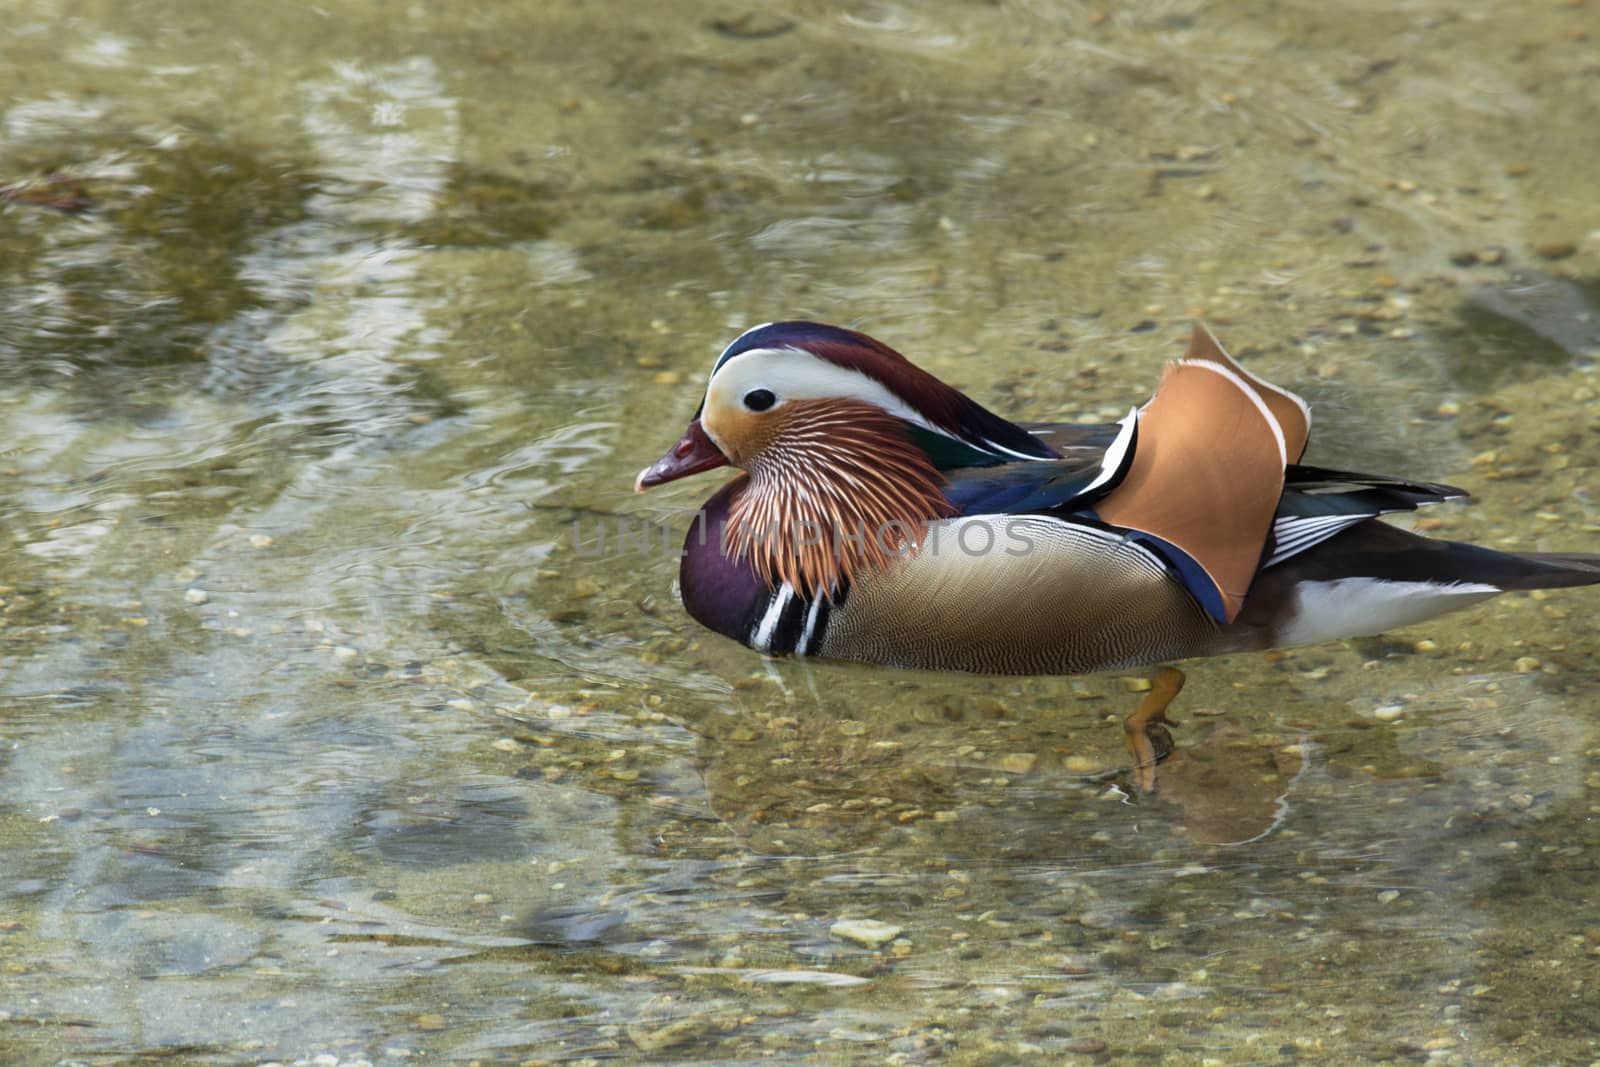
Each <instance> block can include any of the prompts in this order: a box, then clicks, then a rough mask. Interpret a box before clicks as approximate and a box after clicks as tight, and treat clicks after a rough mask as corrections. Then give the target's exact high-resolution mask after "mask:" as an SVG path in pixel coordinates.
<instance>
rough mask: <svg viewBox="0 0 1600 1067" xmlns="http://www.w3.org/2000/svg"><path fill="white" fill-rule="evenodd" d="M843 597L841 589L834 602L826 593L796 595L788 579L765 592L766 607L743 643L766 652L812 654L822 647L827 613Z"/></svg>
mask: <svg viewBox="0 0 1600 1067" xmlns="http://www.w3.org/2000/svg"><path fill="white" fill-rule="evenodd" d="M843 600H844V593H843V592H842V591H841V592H839V593H836V594H834V598H833V603H829V601H828V598H826V597H821V596H819V597H816V598H815V599H813V600H809V601H808V600H804V599H802V598H801V597H799V596H797V595H795V591H794V586H792V585H790V584H789V583H788V582H784V583H783V584H782V585H780V586H779V587H778V589H777V591H776V592H773V593H770V594H768V596H767V602H766V610H764V611H763V612H762V613H761V615H760V616H759V617H758V618H757V619H756V621H755V623H754V625H752V626H751V627H750V632H749V634H748V635H747V636H746V637H745V644H747V645H749V646H750V647H751V648H753V649H755V650H756V651H757V652H763V653H765V654H767V655H769V656H787V655H790V654H791V653H792V654H795V655H799V656H815V655H816V654H817V652H818V651H819V650H820V649H821V648H822V635H823V634H824V633H825V632H826V631H827V629H828V616H829V615H830V614H832V612H833V609H834V607H835V606H837V605H838V604H839V603H842V602H843Z"/></svg>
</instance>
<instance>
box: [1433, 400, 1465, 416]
mask: <svg viewBox="0 0 1600 1067" xmlns="http://www.w3.org/2000/svg"><path fill="white" fill-rule="evenodd" d="M1433 413H1434V414H1435V415H1438V416H1440V417H1441V418H1446V419H1449V418H1454V417H1455V416H1457V415H1459V414H1461V405H1460V404H1458V403H1456V402H1455V401H1454V400H1446V401H1444V402H1443V403H1441V404H1440V405H1439V406H1438V407H1436V408H1434V409H1433Z"/></svg>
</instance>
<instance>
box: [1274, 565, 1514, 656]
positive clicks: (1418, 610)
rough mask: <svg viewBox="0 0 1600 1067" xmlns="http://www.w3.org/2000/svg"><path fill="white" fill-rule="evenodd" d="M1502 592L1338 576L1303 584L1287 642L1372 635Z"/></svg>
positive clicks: (1465, 584)
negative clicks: (1330, 579) (1328, 579)
mask: <svg viewBox="0 0 1600 1067" xmlns="http://www.w3.org/2000/svg"><path fill="white" fill-rule="evenodd" d="M1499 592H1501V590H1500V588H1499V587H1498V586H1493V585H1486V584H1484V583H1482V582H1454V583H1451V584H1448V585H1446V584H1443V583H1439V582H1391V581H1385V580H1383V579H1381V578H1339V579H1337V580H1335V581H1331V582H1301V583H1300V585H1299V586H1298V587H1297V588H1296V600H1295V606H1294V611H1293V613H1292V614H1291V616H1290V619H1291V621H1290V623H1289V625H1288V626H1286V627H1285V628H1284V630H1283V632H1282V634H1281V635H1280V637H1279V643H1280V644H1282V645H1311V644H1316V643H1317V642H1319V641H1332V640H1335V639H1337V638H1340V637H1367V636H1369V635H1371V634H1378V633H1383V632H1384V631H1385V630H1393V629H1396V628H1398V627H1401V626H1410V625H1411V624H1412V623H1417V622H1421V621H1423V620H1424V619H1431V618H1433V617H1434V616H1435V615H1443V614H1444V613H1445V612H1447V611H1455V610H1457V609H1459V608H1464V607H1468V606H1470V605H1472V604H1476V603H1477V602H1478V601H1480V600H1487V599H1488V598H1489V597H1492V596H1494V595H1495V594H1497V593H1499Z"/></svg>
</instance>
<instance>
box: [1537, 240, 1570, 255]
mask: <svg viewBox="0 0 1600 1067" xmlns="http://www.w3.org/2000/svg"><path fill="white" fill-rule="evenodd" d="M1533 250H1534V251H1535V252H1537V253H1539V254H1540V255H1541V256H1543V257H1544V258H1545V259H1566V258H1567V257H1568V256H1570V255H1572V254H1573V253H1574V252H1576V251H1577V250H1578V246H1577V245H1576V244H1574V243H1573V242H1571V241H1545V242H1543V243H1542V244H1536V245H1534V246H1533Z"/></svg>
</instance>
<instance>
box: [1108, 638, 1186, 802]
mask: <svg viewBox="0 0 1600 1067" xmlns="http://www.w3.org/2000/svg"><path fill="white" fill-rule="evenodd" d="M1183 681H1184V678H1183V672H1182V671H1180V670H1178V669H1177V668H1175V667H1163V668H1161V670H1160V671H1159V672H1158V673H1157V674H1156V676H1155V678H1154V680H1153V683H1152V685H1151V687H1150V691H1149V692H1148V693H1146V694H1145V695H1144V699H1143V700H1141V701H1139V707H1138V708H1137V709H1135V711H1134V713H1133V714H1132V715H1129V716H1128V717H1127V718H1126V719H1123V720H1122V730H1123V733H1124V734H1125V735H1126V736H1127V741H1128V752H1129V753H1130V754H1132V756H1133V784H1134V785H1135V787H1137V788H1138V790H1139V792H1141V793H1153V792H1155V788H1156V764H1158V763H1160V762H1161V761H1162V760H1164V759H1166V758H1167V757H1168V756H1170V755H1171V754H1172V750H1173V749H1174V748H1175V747H1176V746H1175V745H1174V743H1173V740H1172V731H1170V730H1168V729H1167V727H1168V726H1177V725H1179V724H1178V723H1176V722H1174V721H1173V720H1171V719H1169V718H1167V705H1169V704H1171V703H1172V701H1173V698H1174V697H1176V696H1177V695H1178V693H1179V692H1180V691H1182V689H1183Z"/></svg>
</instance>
